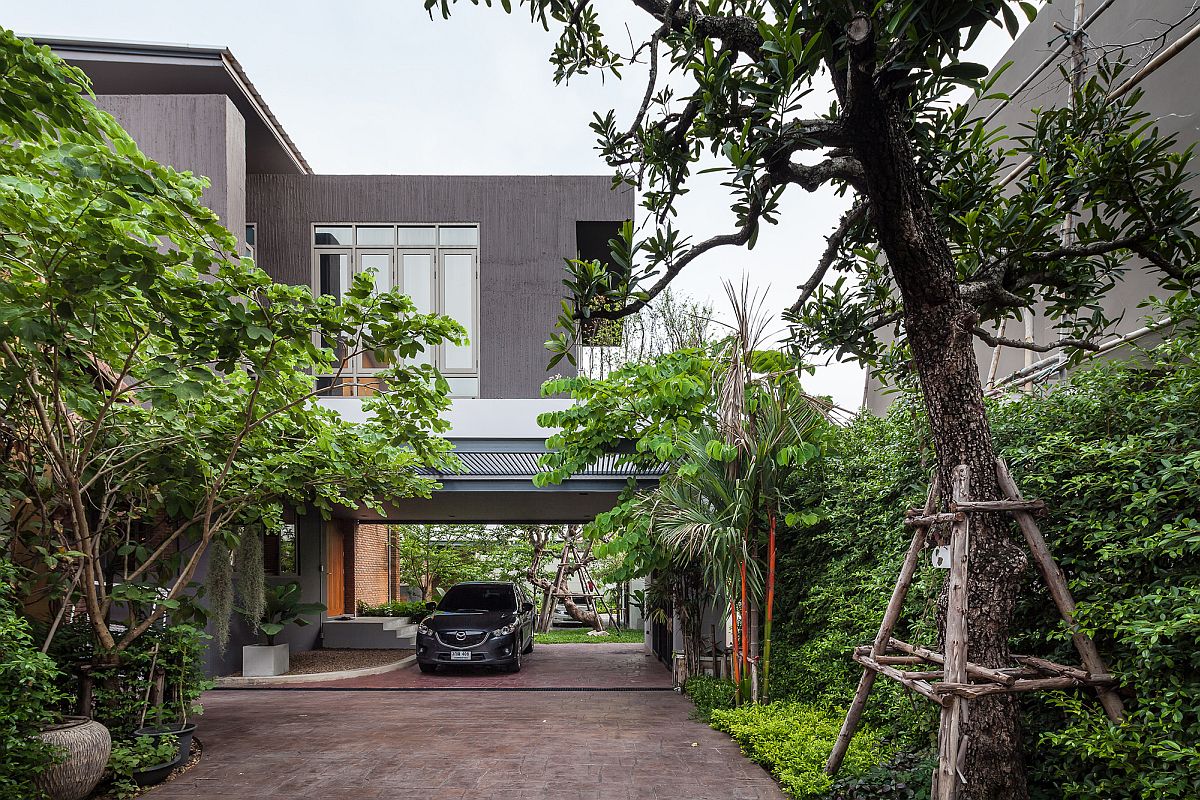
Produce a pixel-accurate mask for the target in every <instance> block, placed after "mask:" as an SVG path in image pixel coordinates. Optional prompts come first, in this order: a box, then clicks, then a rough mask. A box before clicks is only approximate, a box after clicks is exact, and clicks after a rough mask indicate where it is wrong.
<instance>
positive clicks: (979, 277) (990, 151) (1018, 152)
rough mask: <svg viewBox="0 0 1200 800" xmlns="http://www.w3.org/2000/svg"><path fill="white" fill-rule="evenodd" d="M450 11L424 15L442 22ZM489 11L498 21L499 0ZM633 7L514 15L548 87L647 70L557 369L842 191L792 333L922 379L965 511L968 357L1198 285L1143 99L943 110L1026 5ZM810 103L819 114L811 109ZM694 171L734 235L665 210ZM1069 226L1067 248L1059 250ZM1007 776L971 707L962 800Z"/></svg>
mask: <svg viewBox="0 0 1200 800" xmlns="http://www.w3.org/2000/svg"><path fill="white" fill-rule="evenodd" d="M484 1H485V2H488V4H489V5H490V0H484ZM473 2H478V0H473ZM452 3H453V0H426V6H427V8H428V9H429V10H430V12H431V13H434V12H440V13H441V14H442V15H443V16H448V15H449V13H450V11H451V5H452ZM501 4H502V5H503V6H504V7H505V9H506V10H511V5H512V4H511V3H510V2H509V0H501ZM630 4H631V8H636V9H639V10H640V11H641V12H644V13H645V14H646V15H647V19H648V22H649V25H648V26H647V28H646V30H648V31H650V33H649V34H648V35H647V36H646V37H644V38H643V39H640V40H637V39H633V40H631V38H630V37H629V36H627V34H626V31H625V30H620V31H619V32H617V35H614V36H613V37H612V38H608V37H606V36H605V33H606V31H605V26H604V25H603V24H602V20H601V16H600V14H599V12H598V10H597V8H596V4H595V3H594V2H593V0H523V2H520V3H519V5H520V6H521V7H524V8H525V9H526V10H527V11H528V12H529V14H530V16H531V19H532V20H533V21H534V22H536V23H540V24H541V25H543V26H545V27H546V28H547V29H550V28H554V29H555V30H556V31H557V32H558V33H559V37H558V40H557V43H556V44H555V46H554V49H553V52H552V55H551V61H552V63H553V64H554V66H555V68H556V73H555V76H556V79H557V80H559V81H565V80H566V79H568V78H571V77H574V76H578V75H581V74H584V73H588V72H601V73H610V74H615V75H618V76H619V74H620V73H621V72H622V71H628V70H629V69H630V65H631V64H634V63H641V64H643V65H644V68H645V71H646V73H647V74H648V82H647V85H646V89H645V92H644V95H643V99H642V102H641V103H640V104H639V105H638V107H637V108H634V109H630V110H629V113H628V115H627V116H625V117H624V118H623V119H621V120H618V116H617V114H616V113H615V112H614V111H609V112H607V113H603V114H597V115H596V117H595V121H594V123H593V128H594V129H595V132H596V134H597V137H598V139H599V146H600V149H601V152H602V153H603V155H604V157H605V158H606V159H607V161H608V162H609V163H610V164H611V165H612V166H613V167H614V168H615V169H616V172H617V178H618V180H620V181H624V182H627V183H630V184H633V185H634V186H636V187H637V188H638V189H640V191H641V197H642V205H643V206H644V208H645V211H646V213H645V219H644V221H643V224H642V225H640V226H638V227H636V228H634V227H632V226H631V227H630V228H629V229H628V233H627V235H625V236H623V237H621V238H620V239H619V240H616V241H614V243H613V244H614V247H613V253H612V257H611V258H610V260H609V263H608V264H607V265H603V264H597V263H594V262H593V263H580V262H574V263H572V264H571V265H570V266H569V272H570V275H569V277H568V280H567V281H566V282H565V283H566V285H567V287H568V291H569V293H570V295H571V296H570V297H569V298H568V299H567V303H566V304H565V308H564V314H563V316H562V317H561V318H560V326H561V327H562V328H563V331H562V332H561V333H559V334H558V335H557V336H556V337H555V339H554V340H553V341H552V342H551V343H550V345H551V347H552V349H554V350H556V351H557V353H556V354H562V355H566V354H567V353H569V352H570V350H571V349H572V347H573V346H574V345H575V343H576V341H577V336H578V334H577V331H578V330H579V328H580V325H579V324H578V323H580V322H581V321H589V320H592V319H595V318H599V319H615V318H620V317H622V316H624V315H628V314H631V313H635V312H636V311H638V310H639V309H640V308H642V307H643V306H644V305H645V304H646V303H648V302H649V301H650V300H651V299H652V298H653V297H655V296H656V295H657V294H659V293H660V292H661V291H663V289H664V288H665V287H666V286H668V285H669V284H670V283H671V281H672V280H673V279H674V278H675V277H676V276H677V275H678V274H679V273H680V271H682V270H683V269H684V268H686V267H687V265H688V264H690V263H692V262H693V261H695V260H696V259H697V258H699V257H701V256H703V255H704V254H705V253H709V252H711V251H713V250H716V249H717V248H721V247H729V246H744V245H748V246H753V244H754V242H755V240H756V238H757V236H758V233H759V230H760V227H761V226H762V225H763V224H764V223H769V224H774V223H777V222H779V221H780V219H779V217H778V214H779V203H780V198H781V196H782V195H783V194H784V193H785V192H786V191H787V190H789V189H791V188H792V187H797V188H798V189H799V190H802V191H806V192H817V191H824V192H829V193H835V192H837V193H846V194H849V195H851V196H852V198H853V202H852V204H851V205H850V210H849V211H848V212H847V213H846V215H845V216H844V218H843V219H842V220H841V222H840V223H839V224H838V225H837V227H836V229H835V230H833V231H832V232H831V234H830V236H829V239H828V246H827V248H826V250H825V252H824V253H823V254H822V255H821V256H820V257H819V258H818V259H817V261H816V263H815V264H812V265H809V268H808V270H806V272H805V273H804V274H799V275H797V279H798V282H799V283H800V287H799V289H800V291H799V295H798V297H797V298H796V301H795V304H794V305H793V307H792V312H793V314H794V315H795V319H796V322H797V338H798V339H799V340H800V341H801V342H802V343H803V344H805V345H807V346H811V347H816V348H828V349H834V350H836V351H837V352H838V353H839V354H842V355H850V356H855V357H858V358H860V359H862V360H864V361H866V362H867V363H870V364H873V365H875V366H876V367H877V368H881V369H891V370H896V371H902V372H906V373H907V374H909V375H912V376H914V377H915V382H916V384H917V385H918V386H919V388H920V391H921V393H922V396H923V398H924V403H925V408H926V411H927V416H928V422H929V426H930V429H931V434H932V440H933V442H934V445H935V449H936V453H937V470H938V472H939V474H940V478H941V481H940V483H941V486H942V487H944V490H943V491H948V490H949V487H951V486H952V485H953V481H952V479H951V471H952V470H953V469H954V468H955V467H956V466H957V465H958V464H960V463H965V464H966V465H968V466H969V467H970V468H971V470H972V474H973V485H972V486H971V492H972V495H973V496H974V497H978V498H998V497H1000V494H999V492H998V488H997V486H996V481H995V473H994V466H993V457H994V453H993V446H992V440H991V435H990V431H989V426H988V419H987V414H986V411H985V406H984V400H983V391H982V387H981V385H980V380H979V370H978V365H977V363H976V357H975V351H974V348H973V342H974V341H975V340H976V339H977V338H980V339H983V340H984V341H986V342H989V343H990V344H993V345H995V344H1005V345H1011V346H1022V345H1025V344H1026V343H1023V342H1019V341H1017V340H1012V339H1004V338H1002V337H998V336H997V335H996V334H994V333H992V332H991V331H993V330H995V329H996V328H995V326H996V324H997V323H999V322H1000V321H1001V320H1003V319H1006V318H1010V317H1015V316H1017V315H1019V314H1021V313H1022V312H1023V311H1024V310H1025V309H1028V308H1031V307H1035V306H1036V307H1039V308H1041V309H1043V310H1044V311H1045V312H1046V313H1048V314H1049V316H1050V317H1051V318H1052V319H1053V320H1055V323H1056V325H1057V326H1058V328H1059V330H1060V332H1061V334H1062V338H1061V340H1060V341H1058V342H1055V343H1053V345H1045V344H1043V345H1035V346H1037V347H1042V348H1044V347H1047V346H1056V347H1067V348H1074V349H1078V350H1082V349H1086V348H1089V347H1094V346H1095V345H1094V344H1093V341H1092V340H1093V339H1094V337H1095V336H1096V335H1097V334H1098V333H1099V332H1100V331H1102V330H1104V328H1105V327H1106V325H1107V323H1108V320H1107V319H1106V318H1105V315H1104V313H1103V311H1102V310H1101V300H1102V298H1103V295H1104V294H1105V293H1106V292H1107V291H1108V290H1109V289H1111V288H1112V287H1113V286H1114V284H1115V283H1116V282H1117V281H1118V280H1119V277H1120V274H1121V273H1122V271H1123V270H1125V269H1129V268H1139V269H1146V270H1150V271H1152V272H1153V273H1154V274H1155V275H1157V276H1158V277H1159V278H1160V279H1161V280H1162V282H1163V283H1164V284H1165V285H1167V286H1169V287H1171V288H1176V289H1183V290H1190V289H1191V288H1192V287H1194V286H1195V283H1196V280H1197V271H1196V268H1195V261H1196V252H1197V239H1196V236H1195V234H1194V233H1193V232H1192V231H1191V230H1190V227H1189V226H1191V225H1192V224H1193V223H1194V221H1195V218H1196V204H1195V202H1194V201H1193V200H1192V199H1191V197H1190V196H1189V194H1188V193H1187V191H1186V189H1185V188H1184V182H1185V180H1186V178H1187V175H1186V164H1187V160H1188V153H1182V154H1181V153H1178V152H1176V149H1175V147H1174V144H1175V143H1174V142H1173V141H1172V140H1171V139H1170V138H1169V137H1160V136H1158V135H1157V134H1156V131H1155V130H1154V128H1153V125H1152V124H1151V123H1149V122H1148V121H1147V120H1146V119H1145V117H1144V116H1142V115H1141V114H1139V112H1138V111H1137V110H1136V102H1137V99H1138V92H1137V91H1136V90H1135V91H1128V90H1125V91H1119V90H1118V89H1119V87H1118V85H1117V84H1118V82H1119V79H1120V78H1121V77H1122V76H1120V75H1119V72H1118V71H1116V70H1109V69H1102V70H1100V71H1099V74H1098V75H1097V76H1096V77H1095V78H1093V79H1092V80H1089V81H1087V82H1083V83H1082V84H1080V85H1079V87H1078V90H1077V91H1076V92H1075V93H1074V95H1075V96H1074V100H1073V102H1072V103H1070V104H1069V106H1067V107H1064V108H1052V109H1047V110H1045V111H1042V112H1038V113H1035V115H1034V118H1033V119H1032V121H1031V123H1030V125H1029V126H1028V127H1027V128H1026V129H1024V130H1022V131H1020V132H1019V133H1018V134H1016V135H1011V134H1010V135H1009V136H1008V137H1007V138H1006V137H1004V136H1002V135H997V134H995V133H993V132H991V131H989V130H988V129H987V127H986V125H985V124H984V123H983V121H982V120H978V119H976V118H975V116H974V115H973V114H972V113H971V111H970V108H969V107H963V108H957V109H952V108H951V107H950V106H949V104H948V102H947V95H948V92H949V90H950V89H952V88H953V87H954V86H955V85H957V84H963V83H967V84H975V85H976V87H977V88H978V89H979V91H981V92H986V91H987V87H986V84H981V83H979V82H980V81H981V80H982V79H984V77H985V76H986V74H987V73H988V70H987V69H986V68H984V67H981V66H980V65H976V64H970V63H965V62H963V61H962V60H961V56H962V54H963V53H964V51H965V50H966V49H967V48H968V47H969V46H970V45H971V43H972V42H973V41H974V40H975V39H976V37H977V36H978V34H979V33H980V32H981V31H982V30H983V28H984V26H986V25H988V24H991V23H996V24H1001V25H1004V26H1006V27H1007V28H1008V29H1009V31H1010V32H1013V33H1015V32H1016V30H1017V29H1018V28H1019V23H1018V14H1020V13H1026V14H1029V15H1032V14H1033V13H1034V12H1035V8H1034V7H1033V6H1032V5H1031V4H1029V3H1018V2H1004V1H999V0H910V2H895V3H893V2H864V1H863V0H810V1H808V2H786V0H707V1H706V2H696V1H695V0H686V1H685V0H630ZM1114 78H1115V79H1116V80H1114ZM827 89H829V90H831V93H832V102H826V97H827V94H826V90H827ZM816 100H819V101H820V102H822V103H824V107H823V108H821V109H816V108H813V106H815V105H816V102H814V101H816ZM702 161H703V163H704V164H707V163H710V162H715V163H716V164H717V165H718V168H719V169H720V170H721V171H722V172H723V174H724V177H725V181H724V185H725V186H726V187H727V189H728V190H729V191H730V192H731V194H732V197H733V200H732V204H731V211H732V215H733V217H734V224H733V226H732V229H731V230H729V231H728V232H723V233H717V234H715V235H712V236H709V237H708V238H703V239H699V240H693V239H691V238H689V237H687V236H685V235H684V234H683V233H681V231H680V230H679V229H678V228H677V227H676V225H675V223H674V215H673V211H674V207H675V203H676V200H677V199H678V198H679V197H680V196H681V194H682V193H684V192H685V191H687V190H688V189H689V182H690V181H691V179H692V178H693V172H694V171H698V170H697V169H696V168H697V166H698V165H700V164H701V163H702ZM1014 167H1016V168H1019V171H1018V172H1017V173H1016V174H1014V175H1011V176H1009V175H1007V174H1006V173H1005V170H1006V169H1013V168H1014ZM1021 167H1024V168H1021ZM1066 218H1070V219H1071V220H1073V223H1072V225H1070V226H1067V227H1068V228H1071V227H1073V230H1070V231H1069V235H1068V236H1066V237H1065V238H1064V236H1063V230H1064V225H1063V221H1064V219H1066ZM1134 264H1136V267H1134V266H1131V265H1134ZM837 273H841V275H839V276H838V277H837V278H836V279H832V278H834V276H835V274H837ZM831 279H832V280H831ZM589 324H591V323H589ZM584 327H585V328H586V327H587V326H584ZM881 332H882V333H883V334H885V335H881ZM946 499H948V498H946ZM974 523H975V524H973V526H972V535H971V541H970V561H971V581H970V585H969V588H968V595H969V600H968V602H969V613H968V628H969V636H970V643H971V645H970V646H971V651H970V659H971V661H973V662H976V663H980V664H985V665H987V666H993V667H999V666H1009V660H1008V656H1009V653H1008V630H1009V624H1010V621H1011V618H1012V614H1013V608H1014V604H1015V602H1016V596H1017V592H1018V587H1019V586H1020V577H1021V574H1022V572H1023V571H1024V569H1025V559H1024V557H1023V555H1022V552H1021V551H1020V549H1019V548H1018V547H1017V545H1016V544H1015V543H1014V541H1013V539H1012V537H1011V535H1010V531H1009V528H1008V526H1007V524H1006V523H1005V522H1004V520H1003V519H1001V518H1000V517H999V516H994V515H993V516H986V515H977V516H976V517H975V518H974ZM1021 762H1022V759H1021V741H1020V731H1019V726H1018V714H1017V706H1016V702H1015V700H1014V699H1013V698H1012V697H1009V696H993V697H990V698H987V699H981V700H978V701H973V702H972V705H971V714H970V718H969V722H968V723H967V725H966V755H965V758H964V759H963V761H962V762H961V763H962V765H963V772H964V775H965V778H966V785H965V786H964V787H963V792H962V796H965V797H970V798H1001V797H1003V798H1021V797H1025V796H1026V795H1027V790H1026V786H1025V777H1024V774H1023V771H1022V767H1021Z"/></svg>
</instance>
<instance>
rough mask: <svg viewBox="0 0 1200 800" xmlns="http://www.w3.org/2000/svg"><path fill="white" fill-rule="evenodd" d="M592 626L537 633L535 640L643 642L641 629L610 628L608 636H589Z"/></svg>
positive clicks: (599, 642) (545, 642)
mask: <svg viewBox="0 0 1200 800" xmlns="http://www.w3.org/2000/svg"><path fill="white" fill-rule="evenodd" d="M590 630H591V628H571V629H569V630H562V631H550V632H548V633H535V634H534V635H533V640H534V641H535V642H537V643H538V644H576V643H578V642H582V643H585V644H604V643H605V642H608V643H609V644H612V643H613V642H626V643H629V642H641V641H642V640H643V638H644V634H643V633H642V631H640V630H635V631H628V630H618V629H616V628H609V629H608V635H607V636H588V631H590Z"/></svg>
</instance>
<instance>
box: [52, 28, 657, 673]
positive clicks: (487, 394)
mask: <svg viewBox="0 0 1200 800" xmlns="http://www.w3.org/2000/svg"><path fill="white" fill-rule="evenodd" d="M39 41H40V42H41V43H43V44H47V45H49V46H51V47H52V48H53V49H54V51H55V52H56V53H58V54H59V55H60V56H62V57H63V58H64V59H66V60H67V61H69V62H70V63H72V64H74V65H75V66H77V67H79V68H81V69H82V70H83V71H84V72H86V73H87V74H88V76H89V77H90V78H91V80H92V82H93V86H94V90H95V93H96V96H97V98H96V102H97V103H98V104H99V105H100V106H101V107H102V108H104V109H105V110H106V111H108V112H110V113H111V114H113V116H114V117H116V119H117V120H118V122H120V123H121V125H122V126H124V128H125V129H126V130H127V131H129V133H130V134H131V135H132V136H133V137H134V138H135V139H136V140H137V141H138V143H139V144H140V146H141V148H142V149H143V151H144V152H146V153H147V154H148V155H149V156H151V157H152V158H155V159H156V160H158V161H160V162H163V163H166V164H170V165H171V166H174V167H175V168H177V169H187V170H191V171H192V172H194V173H196V174H200V175H204V176H206V177H208V178H209V180H210V181H211V186H210V187H209V189H208V190H207V192H206V193H205V194H204V197H203V200H204V202H205V203H206V205H207V206H208V207H209V208H211V209H212V210H213V211H215V212H216V213H217V214H218V215H219V216H220V218H221V219H222V220H223V221H224V223H225V225H226V227H228V228H229V230H230V231H231V232H233V233H234V234H235V235H237V236H238V238H239V240H240V242H241V244H242V246H243V247H245V250H246V253H247V254H248V255H250V256H252V257H253V258H254V259H255V260H256V261H257V263H258V264H259V265H260V266H262V268H263V269H265V270H266V271H267V273H268V274H270V275H271V277H272V278H274V279H275V280H277V281H280V282H284V283H288V284H296V285H303V286H308V287H310V288H311V289H312V291H313V292H314V293H318V294H326V295H332V296H335V297H337V296H338V295H339V294H340V293H341V292H342V291H343V290H344V289H345V288H346V286H347V285H348V283H349V282H350V281H351V280H352V279H353V277H354V275H355V274H356V273H358V272H361V271H364V270H374V271H375V275H376V278H375V280H376V285H377V286H378V288H379V289H380V290H381V291H386V290H389V289H391V288H392V287H396V288H399V289H400V290H402V291H403V292H404V293H405V294H408V295H410V296H411V297H412V298H413V299H414V300H415V302H416V304H417V306H418V307H419V308H421V309H423V310H428V311H437V312H440V313H443V314H447V315H449V316H451V317H453V318H455V319H456V320H458V321H459V322H460V323H461V324H462V325H463V326H464V327H465V328H466V329H467V331H468V332H469V335H470V343H469V344H467V345H462V346H453V345H446V346H441V347H438V348H436V349H435V350H434V351H433V352H430V353H428V354H427V357H428V358H430V359H431V360H432V361H433V363H435V364H436V365H437V367H438V368H439V369H440V370H441V371H442V373H443V374H444V375H445V376H446V378H447V380H448V382H449V383H450V386H451V390H452V393H453V397H454V404H453V408H452V409H451V411H450V414H449V417H450V421H451V424H452V429H451V431H450V433H449V436H450V438H451V439H452V441H453V442H454V443H455V445H456V448H457V450H458V452H459V455H460V458H461V460H462V461H463V463H464V465H465V466H466V471H465V472H464V473H462V474H456V475H453V476H443V478H444V480H443V489H442V490H441V491H440V492H438V493H437V494H436V495H435V496H434V497H433V498H432V499H430V500H401V501H396V502H394V503H391V504H390V505H389V510H388V514H387V516H386V517H384V518H380V517H378V516H376V515H374V514H372V513H370V512H367V511H365V510H363V509H345V511H344V513H343V514H342V515H341V517H340V518H335V519H334V520H332V521H329V522H325V521H323V520H321V518H320V517H319V516H317V515H310V514H306V513H305V511H304V510H303V509H297V510H295V511H294V512H291V513H290V514H289V517H288V524H287V525H286V526H285V527H284V530H283V531H282V532H281V533H279V534H278V535H275V534H272V535H269V536H268V537H267V541H266V543H265V550H266V566H267V569H268V572H269V573H270V574H271V575H272V576H273V579H275V580H299V582H300V583H301V586H302V588H303V593H304V595H305V599H306V600H317V601H320V602H323V603H325V604H326V605H327V606H328V609H329V610H328V612H327V614H326V616H327V617H331V616H337V615H340V614H342V613H343V612H348V611H352V610H353V609H354V605H355V601H356V600H364V601H366V602H369V603H377V602H384V601H386V600H388V599H389V595H390V594H391V593H392V592H394V589H395V587H394V583H393V582H391V581H389V580H387V575H388V564H389V560H388V552H387V536H386V528H385V525H386V523H387V522H388V521H419V522H506V521H513V522H527V523H533V522H575V521H586V520H588V519H590V518H591V517H592V516H594V515H595V514H596V513H597V512H598V511H601V510H604V509H606V508H608V507H610V506H611V504H612V502H613V500H614V499H615V497H616V494H617V493H618V492H619V491H620V489H621V488H622V487H623V486H624V485H625V482H626V480H627V478H628V476H627V475H625V474H622V473H620V472H619V471H617V470H615V469H613V470H603V469H600V470H596V471H595V474H592V475H584V476H579V477H577V478H576V479H573V480H571V481H568V482H567V483H566V484H563V485H562V486H558V487H552V488H541V489H539V488H535V487H534V486H533V485H532V483H531V481H530V478H531V476H532V475H533V473H534V472H535V471H536V459H537V456H538V454H539V453H540V452H542V451H543V450H544V445H545V436H546V431H544V430H542V429H540V428H539V427H538V426H537V424H536V421H535V418H536V416H537V414H538V413H540V412H542V411H545V410H548V409H550V408H554V407H561V406H562V405H563V404H564V403H565V401H561V400H543V399H540V386H541V383H542V382H543V381H544V380H545V379H546V378H547V377H548V376H547V373H546V368H545V365H546V361H547V356H546V352H545V350H544V348H543V344H542V343H543V342H544V341H545V339H546V336H547V333H548V331H549V329H550V327H551V325H552V323H553V320H554V318H555V315H556V314H557V312H558V308H559V301H560V298H561V294H562V285H561V280H562V270H563V260H564V259H565V258H575V257H584V258H593V257H603V256H604V255H605V253H606V242H607V240H608V239H609V238H611V236H613V235H614V233H615V232H616V229H617V228H618V226H619V225H620V224H621V223H622V222H623V221H624V220H626V219H630V218H632V216H633V208H634V197H633V193H632V192H631V191H628V190H616V191H614V190H612V189H611V181H610V178H609V177H608V176H532V175H530V176H437V175H320V174H315V173H314V171H313V169H312V168H311V167H310V165H309V164H308V162H307V161H306V160H305V159H304V156H303V155H301V153H300V151H299V149H298V148H297V146H296V144H295V143H294V142H293V141H292V139H291V138H290V137H289V136H288V134H287V132H286V131H285V130H284V128H283V126H282V125H281V124H280V122H279V120H278V119H276V118H275V116H274V115H273V114H272V113H271V110H270V108H269V107H268V106H267V104H266V102H265V100H264V99H263V98H262V97H261V96H260V95H259V93H258V92H257V91H256V90H255V88H254V85H253V83H252V82H251V80H250V78H249V76H247V75H246V73H245V71H244V70H243V69H242V67H241V66H240V65H239V64H238V62H237V60H236V59H235V58H234V56H233V54H232V53H230V52H229V51H228V50H225V49H220V48H203V47H192V46H176V45H160V44H137V43H122V42H101V41H87V40H67V39H51V38H41V39H39ZM379 366H380V365H378V364H375V363H373V362H372V360H371V359H370V357H369V356H362V357H359V358H356V359H355V360H354V361H353V362H352V363H350V364H349V365H348V369H349V370H350V372H351V374H352V375H353V376H354V384H353V386H352V387H351V388H349V389H342V390H339V391H338V392H337V396H328V397H325V398H323V399H322V402H324V403H327V404H328V405H330V406H332V407H334V408H336V409H338V410H339V411H340V412H341V413H343V414H344V415H345V416H346V417H348V418H350V419H356V418H359V417H360V415H361V413H362V412H361V408H360V404H361V398H362V397H364V396H367V395H370V394H371V393H373V392H375V391H377V390H378V389H379V386H378V381H377V379H376V378H375V373H376V371H377V369H378V368H379ZM568 368H569V367H567V365H565V364H560V365H559V367H557V369H558V370H559V371H560V373H561V371H562V370H564V369H568ZM316 380H317V385H318V386H321V385H322V383H325V384H328V378H327V377H326V376H317V378H316ZM246 634H247V632H246V631H245V630H244V629H239V627H238V626H237V625H236V624H235V626H234V640H233V641H231V643H230V647H229V649H228V650H227V651H226V654H225V655H224V656H223V657H218V656H217V655H216V654H215V653H214V654H212V656H211V660H210V664H209V666H210V668H211V670H212V671H213V672H214V673H217V674H223V673H226V672H229V671H232V670H235V669H237V667H238V662H239V655H238V653H239V645H240V644H241V643H242V641H244V640H245V638H246ZM319 636H320V626H310V627H307V628H301V629H292V630H289V631H288V632H287V633H286V634H285V635H284V638H289V637H290V641H291V644H292V647H293V649H294V650H296V649H307V648H311V647H313V646H314V645H315V644H316V643H317V641H318V637H319ZM239 639H241V640H242V641H239Z"/></svg>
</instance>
